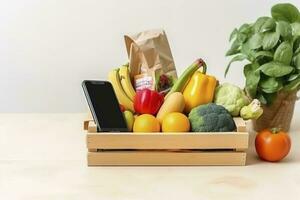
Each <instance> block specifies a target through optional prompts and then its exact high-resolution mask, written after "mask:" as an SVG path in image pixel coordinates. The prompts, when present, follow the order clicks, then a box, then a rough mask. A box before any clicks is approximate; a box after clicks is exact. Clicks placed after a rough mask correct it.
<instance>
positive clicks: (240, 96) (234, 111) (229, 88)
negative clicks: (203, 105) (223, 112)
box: [214, 83, 250, 116]
mask: <svg viewBox="0 0 300 200" xmlns="http://www.w3.org/2000/svg"><path fill="white" fill-rule="evenodd" d="M214 102H215V103H216V104H217V105H221V106H224V107H225V108H226V109H227V110H228V112H229V113H230V114H231V115H232V116H238V115H239V113H240V110H241V109H242V107H244V106H246V105H248V104H249V103H250V102H249V99H248V97H247V96H246V94H245V92H244V91H243V90H242V89H241V88H239V87H238V86H235V85H233V84H230V83H224V84H222V85H219V86H218V87H217V88H216V92H215V97H214Z"/></svg>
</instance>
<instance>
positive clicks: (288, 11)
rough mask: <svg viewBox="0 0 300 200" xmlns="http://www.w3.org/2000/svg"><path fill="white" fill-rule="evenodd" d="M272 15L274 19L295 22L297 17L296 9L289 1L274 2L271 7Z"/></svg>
mask: <svg viewBox="0 0 300 200" xmlns="http://www.w3.org/2000/svg"><path fill="white" fill-rule="evenodd" d="M271 14H272V17H273V18H274V19H275V20H276V21H286V22H290V23H293V22H296V21H297V20H298V18H299V15H300V14H299V11H298V9H297V8H296V7H295V6H294V5H292V4H290V3H280V4H276V5H274V6H273V7H272V9H271Z"/></svg>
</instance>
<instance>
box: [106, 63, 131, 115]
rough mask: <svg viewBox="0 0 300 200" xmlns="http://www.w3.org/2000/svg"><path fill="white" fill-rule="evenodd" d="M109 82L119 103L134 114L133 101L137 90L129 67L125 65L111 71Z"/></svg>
mask: <svg viewBox="0 0 300 200" xmlns="http://www.w3.org/2000/svg"><path fill="white" fill-rule="evenodd" d="M108 80H109V82H110V83H111V84H112V86H113V88H114V91H115V93H116V96H117V98H118V101H119V103H120V104H122V105H123V106H124V107H125V108H126V109H127V110H130V111H131V112H134V107H133V100H134V96H135V90H134V88H133V86H132V84H131V80H130V74H129V68H128V65H123V66H121V67H120V68H118V69H114V70H112V71H110V72H109V74H108Z"/></svg>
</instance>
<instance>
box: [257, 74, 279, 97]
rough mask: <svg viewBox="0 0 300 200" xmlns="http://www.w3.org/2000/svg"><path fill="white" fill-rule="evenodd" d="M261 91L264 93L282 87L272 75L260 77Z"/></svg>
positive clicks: (272, 91) (275, 90)
mask: <svg viewBox="0 0 300 200" xmlns="http://www.w3.org/2000/svg"><path fill="white" fill-rule="evenodd" d="M259 86H260V87H261V89H262V91H263V92H265V93H268V94H269V93H274V92H277V91H278V90H280V89H281V88H282V82H281V81H279V80H277V79H276V78H273V77H268V78H266V79H262V81H261V82H260V83H259Z"/></svg>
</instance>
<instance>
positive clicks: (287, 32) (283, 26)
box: [276, 21, 292, 39]
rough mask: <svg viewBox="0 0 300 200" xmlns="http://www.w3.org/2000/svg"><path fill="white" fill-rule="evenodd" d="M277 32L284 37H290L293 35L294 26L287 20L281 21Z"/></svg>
mask: <svg viewBox="0 0 300 200" xmlns="http://www.w3.org/2000/svg"><path fill="white" fill-rule="evenodd" d="M276 32H277V33H279V34H280V35H281V36H282V37H283V38H286V39H289V38H291V37H292V26H291V25H290V24H289V23H287V22H286V21H280V22H278V24H277V26H276Z"/></svg>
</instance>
